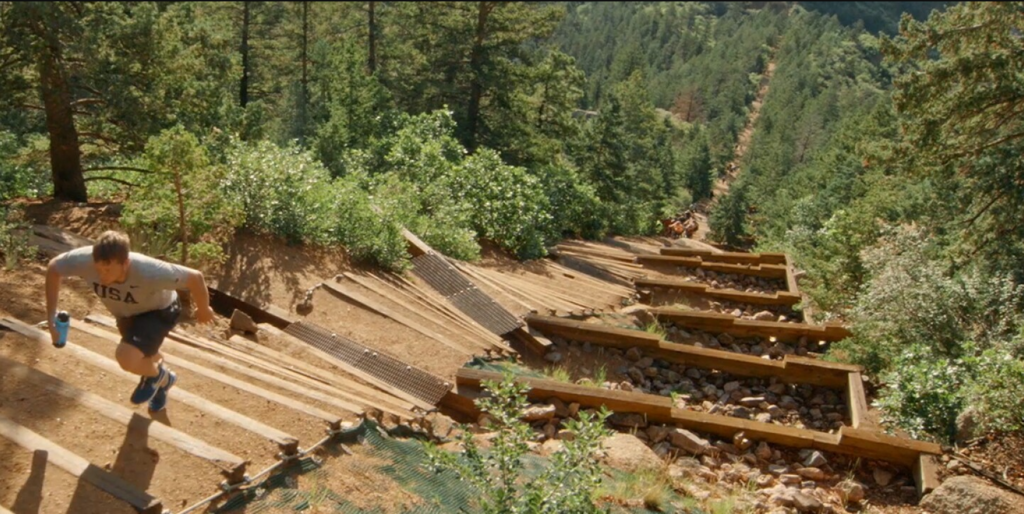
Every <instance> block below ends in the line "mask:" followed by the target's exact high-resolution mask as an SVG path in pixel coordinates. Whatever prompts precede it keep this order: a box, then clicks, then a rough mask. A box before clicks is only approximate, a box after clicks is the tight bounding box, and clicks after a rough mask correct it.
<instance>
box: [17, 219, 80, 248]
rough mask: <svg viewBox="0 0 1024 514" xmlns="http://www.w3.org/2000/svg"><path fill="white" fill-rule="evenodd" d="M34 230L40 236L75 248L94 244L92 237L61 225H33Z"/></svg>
mask: <svg viewBox="0 0 1024 514" xmlns="http://www.w3.org/2000/svg"><path fill="white" fill-rule="evenodd" d="M32 232H34V233H36V234H37V235H39V236H42V237H45V238H47V239H50V240H53V241H56V242H58V243H62V244H66V245H68V246H71V247H73V248H79V247H82V246H90V245H92V244H94V241H93V240H92V239H89V238H88V237H83V236H80V235H78V234H75V233H72V232H69V231H67V230H64V229H62V228H60V227H53V226H50V225H38V224H36V225H32Z"/></svg>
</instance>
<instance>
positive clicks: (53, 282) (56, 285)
mask: <svg viewBox="0 0 1024 514" xmlns="http://www.w3.org/2000/svg"><path fill="white" fill-rule="evenodd" d="M59 257H60V256H57V257H54V258H53V259H51V260H50V264H48V265H47V266H46V323H47V326H49V327H50V337H51V338H53V342H54V343H56V342H57V341H58V340H59V339H60V335H59V334H58V333H57V327H55V326H54V325H53V318H55V317H56V316H57V299H58V298H59V297H60V281H61V275H60V273H59V272H58V271H57V267H56V266H55V265H54V262H55V261H56V260H57V259H58V258H59Z"/></svg>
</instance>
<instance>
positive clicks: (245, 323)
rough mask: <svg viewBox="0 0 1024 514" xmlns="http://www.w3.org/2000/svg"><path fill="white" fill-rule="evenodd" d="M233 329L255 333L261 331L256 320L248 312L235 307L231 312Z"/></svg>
mask: <svg viewBox="0 0 1024 514" xmlns="http://www.w3.org/2000/svg"><path fill="white" fill-rule="evenodd" d="M231 329H232V330H237V331H239V332H245V333H247V334H255V333H256V332H258V331H259V327H257V326H256V322H255V321H253V320H252V318H250V317H249V315H248V314H246V313H244V312H242V311H240V310H238V309H235V311H234V312H232V313H231Z"/></svg>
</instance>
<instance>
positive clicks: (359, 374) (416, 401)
mask: <svg viewBox="0 0 1024 514" xmlns="http://www.w3.org/2000/svg"><path fill="white" fill-rule="evenodd" d="M279 339H280V340H282V341H286V342H288V343H290V344H293V345H298V346H300V347H302V348H304V349H305V350H306V351H308V352H309V353H310V354H311V355H313V356H315V357H317V358H318V359H321V360H323V361H324V362H327V363H329V364H333V365H334V366H337V367H338V368H341V370H342V371H344V372H345V373H348V374H350V375H353V376H355V377H356V378H359V379H361V380H364V381H366V382H367V383H369V384H372V385H373V386H374V387H377V388H378V389H380V390H382V391H384V392H386V393H388V394H391V395H392V396H396V397H398V398H401V399H403V400H405V401H407V402H410V403H412V404H413V405H414V406H416V407H418V408H420V409H423V411H431V410H434V408H435V407H436V405H433V404H431V403H428V402H426V401H425V400H423V399H422V398H418V397H416V396H413V395H411V394H409V393H407V392H405V391H403V390H401V389H399V388H397V387H394V386H392V385H391V384H388V383H387V382H384V381H383V380H380V379H378V378H377V377H375V376H373V375H371V374H369V373H367V372H365V371H363V370H361V369H359V368H357V367H355V366H353V365H352V364H349V363H347V362H345V361H343V360H341V359H339V358H337V357H334V356H333V355H331V354H329V353H327V352H325V351H323V350H321V349H319V348H317V347H315V346H313V345H311V344H307V343H305V342H303V341H302V340H300V339H298V338H296V337H295V336H293V335H291V334H289V333H287V332H282V333H281V334H280V336H279Z"/></svg>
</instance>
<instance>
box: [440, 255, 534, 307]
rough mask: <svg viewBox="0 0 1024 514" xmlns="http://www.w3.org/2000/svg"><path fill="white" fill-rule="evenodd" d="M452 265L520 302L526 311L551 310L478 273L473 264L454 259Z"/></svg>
mask: <svg viewBox="0 0 1024 514" xmlns="http://www.w3.org/2000/svg"><path fill="white" fill-rule="evenodd" d="M452 266H454V267H455V269H457V270H459V271H460V272H461V273H464V274H465V275H466V276H467V277H468V278H470V279H472V280H473V281H477V282H480V283H481V284H484V285H486V286H487V287H488V288H490V289H492V290H494V291H495V292H497V293H498V294H501V295H503V296H505V298H507V299H509V300H512V301H513V302H515V303H517V304H519V305H520V306H521V307H522V308H523V309H524V311H525V312H540V310H541V309H544V310H548V311H550V310H551V309H548V308H546V307H545V306H544V305H543V304H542V303H540V302H538V301H537V300H536V299H535V298H528V297H526V296H523V295H522V294H520V293H514V292H511V291H510V290H507V289H505V288H504V287H502V286H500V285H498V284H496V283H494V281H492V280H491V279H490V278H489V277H485V276H483V275H482V274H480V273H478V272H477V271H476V269H474V267H473V266H471V265H468V264H466V265H463V264H462V263H460V262H458V261H452ZM481 291H482V290H481Z"/></svg>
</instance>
